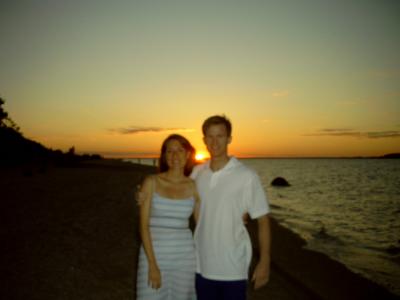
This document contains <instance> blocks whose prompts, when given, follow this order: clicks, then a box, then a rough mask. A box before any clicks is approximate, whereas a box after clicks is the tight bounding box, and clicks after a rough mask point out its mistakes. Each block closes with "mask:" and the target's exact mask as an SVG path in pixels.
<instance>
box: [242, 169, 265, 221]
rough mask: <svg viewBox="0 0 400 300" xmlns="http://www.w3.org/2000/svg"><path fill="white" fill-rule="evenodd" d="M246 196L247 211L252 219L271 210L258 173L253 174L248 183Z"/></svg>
mask: <svg viewBox="0 0 400 300" xmlns="http://www.w3.org/2000/svg"><path fill="white" fill-rule="evenodd" d="M244 197H245V202H246V207H247V211H248V213H249V215H250V217H251V218H252V219H256V218H258V217H261V216H262V215H266V214H268V213H269V212H270V208H269V204H268V200H267V197H266V194H265V192H264V188H263V186H262V185H261V181H260V178H259V177H258V175H257V174H256V173H252V174H251V176H250V178H249V180H248V182H247V184H246V190H245V194H244Z"/></svg>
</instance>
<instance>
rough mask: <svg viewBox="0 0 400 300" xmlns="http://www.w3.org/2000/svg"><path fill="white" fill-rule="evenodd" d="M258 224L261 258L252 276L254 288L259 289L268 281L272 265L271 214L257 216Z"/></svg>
mask: <svg viewBox="0 0 400 300" xmlns="http://www.w3.org/2000/svg"><path fill="white" fill-rule="evenodd" d="M257 225H258V243H259V251H260V260H259V261H258V264H257V266H256V268H255V270H254V273H253V276H252V278H251V281H252V282H254V289H258V288H260V287H262V286H264V285H266V284H267V283H268V281H269V275H270V266H271V228H270V222H269V216H268V215H263V216H261V217H259V218H257Z"/></svg>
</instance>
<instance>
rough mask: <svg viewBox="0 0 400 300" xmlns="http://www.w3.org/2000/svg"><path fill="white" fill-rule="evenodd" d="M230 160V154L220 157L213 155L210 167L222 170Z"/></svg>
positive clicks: (214, 169)
mask: <svg viewBox="0 0 400 300" xmlns="http://www.w3.org/2000/svg"><path fill="white" fill-rule="evenodd" d="M228 161H229V156H228V154H226V155H224V156H219V157H211V161H210V168H211V170H213V171H214V172H215V171H218V170H221V169H222V168H223V167H225V165H226V164H227V163H228Z"/></svg>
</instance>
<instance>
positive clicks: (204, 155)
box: [195, 151, 208, 161]
mask: <svg viewBox="0 0 400 300" xmlns="http://www.w3.org/2000/svg"><path fill="white" fill-rule="evenodd" d="M207 157H208V154H207V153H205V152H203V151H199V152H197V153H196V156H195V158H196V160H197V161H202V160H204V159H206V158H207Z"/></svg>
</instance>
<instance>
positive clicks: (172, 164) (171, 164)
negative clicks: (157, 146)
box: [165, 140, 189, 169]
mask: <svg viewBox="0 0 400 300" xmlns="http://www.w3.org/2000/svg"><path fill="white" fill-rule="evenodd" d="M188 158H189V153H188V152H187V151H186V149H185V148H183V146H182V145H181V143H180V142H178V141H177V140H170V141H169V142H168V143H167V147H166V151H165V159H166V162H167V165H168V168H170V169H184V168H185V165H186V161H187V159H188Z"/></svg>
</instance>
